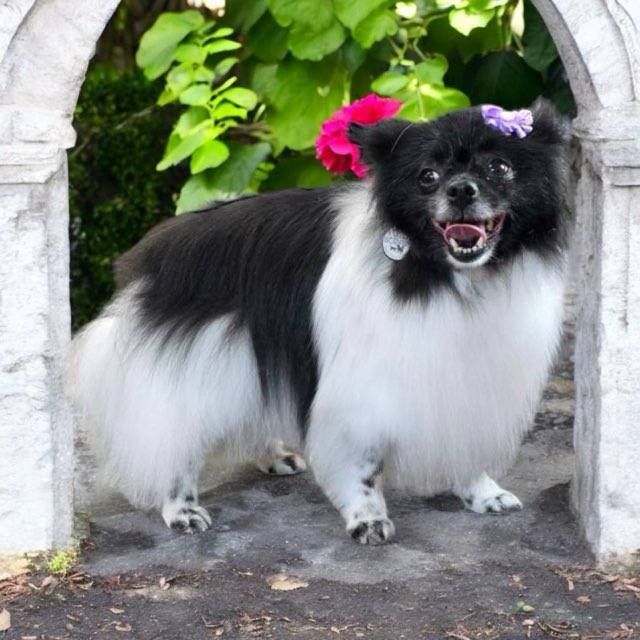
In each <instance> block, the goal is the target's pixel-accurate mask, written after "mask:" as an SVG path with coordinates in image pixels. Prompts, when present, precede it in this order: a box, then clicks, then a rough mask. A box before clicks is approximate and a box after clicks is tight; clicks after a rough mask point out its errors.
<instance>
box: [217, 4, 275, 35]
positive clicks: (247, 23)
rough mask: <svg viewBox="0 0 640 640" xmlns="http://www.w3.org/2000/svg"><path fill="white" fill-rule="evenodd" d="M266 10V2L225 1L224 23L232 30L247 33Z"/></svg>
mask: <svg viewBox="0 0 640 640" xmlns="http://www.w3.org/2000/svg"><path fill="white" fill-rule="evenodd" d="M266 10H267V2H266V0H249V1H247V0H226V2H225V5H224V21H225V22H226V23H227V24H229V25H231V26H232V27H233V28H234V30H236V31H241V32H242V33H247V31H249V29H251V27H253V25H254V24H255V23H256V22H258V20H260V18H261V17H262V15H263V14H264V13H265V11H266Z"/></svg>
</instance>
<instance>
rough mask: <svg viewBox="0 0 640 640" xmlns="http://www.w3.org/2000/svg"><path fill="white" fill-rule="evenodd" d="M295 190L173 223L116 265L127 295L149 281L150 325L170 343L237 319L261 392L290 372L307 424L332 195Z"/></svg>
mask: <svg viewBox="0 0 640 640" xmlns="http://www.w3.org/2000/svg"><path fill="white" fill-rule="evenodd" d="M337 189H339V187H338V188H336V187H329V188H323V189H314V190H307V189H295V190H289V191H283V192H279V193H272V194H266V195H264V196H260V198H259V204H260V206H256V205H257V204H258V203H257V199H256V198H242V199H240V200H235V201H232V202H227V203H220V204H217V205H213V206H212V207H211V208H210V209H208V210H203V211H200V212H197V213H190V214H185V215H182V216H179V217H177V218H174V219H172V220H169V221H167V222H165V223H163V224H161V225H160V226H159V227H157V228H155V229H154V230H153V231H151V232H150V233H149V234H148V235H147V236H146V237H145V238H144V239H143V240H142V241H141V242H140V243H139V244H138V245H137V246H136V247H134V248H133V249H131V250H130V251H129V252H128V253H126V254H125V255H124V256H122V258H120V260H119V261H118V262H117V264H116V280H117V283H118V286H119V287H120V288H123V287H125V286H127V285H128V284H130V283H132V282H134V281H140V282H142V283H144V284H143V286H142V288H141V290H140V292H139V294H138V296H139V305H140V310H141V313H142V322H143V325H144V326H145V327H148V328H149V329H151V330H162V331H163V335H164V336H165V338H166V339H169V338H170V339H172V340H175V339H183V340H185V341H187V342H188V341H189V340H190V339H191V338H193V337H194V336H195V335H196V333H197V331H198V330H199V329H201V328H202V327H204V326H205V325H206V324H207V323H209V322H212V321H213V320H215V319H216V318H220V317H221V316H223V315H225V314H229V313H233V314H234V320H235V327H236V328H237V329H240V328H246V329H248V331H249V333H250V335H251V339H252V342H253V348H254V351H255V355H256V359H257V364H258V369H259V373H260V381H261V385H262V391H263V393H264V394H265V396H267V397H268V395H269V393H270V392H271V391H273V390H274V388H275V386H276V385H277V384H278V381H282V377H283V376H282V374H284V375H285V376H286V378H285V379H287V382H288V383H289V384H290V385H291V387H290V388H291V389H293V391H294V393H295V401H296V402H297V409H298V414H299V415H298V417H299V420H300V423H301V424H302V425H304V424H305V422H306V417H307V413H308V410H309V407H310V404H311V402H312V400H313V396H314V394H315V390H316V385H317V377H318V373H317V356H316V353H315V349H314V346H313V340H312V334H311V313H312V300H313V295H314V291H315V289H316V286H317V283H318V280H319V279H320V276H321V275H322V272H323V270H324V267H325V265H326V263H327V260H328V258H329V254H330V249H331V247H330V244H331V233H332V228H333V225H332V222H333V220H334V218H335V212H334V211H333V210H332V208H331V194H334V193H335V192H336V190H337Z"/></svg>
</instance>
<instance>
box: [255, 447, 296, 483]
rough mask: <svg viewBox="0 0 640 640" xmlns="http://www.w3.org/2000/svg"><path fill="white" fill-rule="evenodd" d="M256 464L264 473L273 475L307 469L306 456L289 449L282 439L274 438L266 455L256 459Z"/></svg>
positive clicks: (286, 474)
mask: <svg viewBox="0 0 640 640" xmlns="http://www.w3.org/2000/svg"><path fill="white" fill-rule="evenodd" d="M256 466H257V467H258V469H260V471H262V473H266V474H268V475H273V476H290V475H293V474H295V473H302V472H303V471H305V470H306V469H307V463H306V462H305V460H304V458H303V457H302V456H301V455H300V454H298V453H296V452H295V451H293V450H291V449H289V448H288V447H287V446H286V445H285V444H284V442H282V440H272V441H271V442H270V443H269V445H268V446H267V449H266V451H265V453H264V455H263V456H260V457H259V458H258V460H256Z"/></svg>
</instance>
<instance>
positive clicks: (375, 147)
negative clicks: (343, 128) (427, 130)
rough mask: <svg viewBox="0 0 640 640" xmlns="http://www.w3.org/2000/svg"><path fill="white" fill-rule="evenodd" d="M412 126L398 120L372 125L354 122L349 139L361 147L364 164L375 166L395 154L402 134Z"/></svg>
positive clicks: (388, 120) (350, 126)
mask: <svg viewBox="0 0 640 640" xmlns="http://www.w3.org/2000/svg"><path fill="white" fill-rule="evenodd" d="M411 124H412V123H411V122H408V121H407V120H399V119H397V118H389V119H386V120H380V122H377V123H376V124H371V125H363V124H357V123H355V122H352V123H351V124H349V129H348V132H347V137H348V138H349V140H350V141H351V142H353V143H354V144H357V145H358V147H360V153H361V155H362V160H363V162H364V163H365V164H367V165H369V166H375V165H376V164H378V163H380V162H382V161H383V160H384V159H386V158H389V157H390V156H391V155H392V154H393V152H394V150H395V149H396V147H397V146H398V144H399V143H400V138H401V137H402V134H403V133H404V132H405V131H406V130H407V129H408V128H409V127H410V126H411Z"/></svg>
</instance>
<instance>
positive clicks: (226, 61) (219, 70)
mask: <svg viewBox="0 0 640 640" xmlns="http://www.w3.org/2000/svg"><path fill="white" fill-rule="evenodd" d="M238 62H239V60H238V58H234V57H229V58H223V59H222V60H220V62H218V64H217V65H216V66H215V69H214V71H215V72H216V75H218V76H223V75H225V74H226V73H229V71H231V69H232V68H233V66H234V65H235V64H237V63H238Z"/></svg>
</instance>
